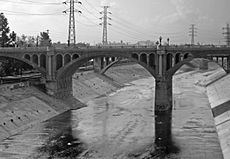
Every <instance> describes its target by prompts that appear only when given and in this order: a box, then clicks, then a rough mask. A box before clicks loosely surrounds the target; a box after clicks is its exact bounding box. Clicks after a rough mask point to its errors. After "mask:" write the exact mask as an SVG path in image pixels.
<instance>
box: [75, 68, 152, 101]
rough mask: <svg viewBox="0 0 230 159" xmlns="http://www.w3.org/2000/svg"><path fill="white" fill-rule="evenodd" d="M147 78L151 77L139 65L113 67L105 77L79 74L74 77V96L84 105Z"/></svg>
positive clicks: (90, 72)
mask: <svg viewBox="0 0 230 159" xmlns="http://www.w3.org/2000/svg"><path fill="white" fill-rule="evenodd" d="M146 77H151V75H150V74H149V73H148V72H147V71H145V69H144V68H143V67H142V66H140V65H138V64H130V65H123V66H116V67H112V68H110V69H109V70H108V71H107V72H106V73H105V75H99V74H97V73H94V72H93V71H87V72H77V73H75V75H74V76H73V95H74V97H75V98H77V99H78V100H79V101H81V102H82V103H87V102H88V101H89V100H91V99H93V98H97V97H100V96H105V95H107V94H109V93H111V92H114V91H116V90H117V89H119V88H121V87H123V86H125V85H129V84H131V83H130V82H132V81H134V80H138V79H141V78H146Z"/></svg>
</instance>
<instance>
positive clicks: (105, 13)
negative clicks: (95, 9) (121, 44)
mask: <svg viewBox="0 0 230 159" xmlns="http://www.w3.org/2000/svg"><path fill="white" fill-rule="evenodd" d="M103 8H104V11H102V12H100V14H103V17H101V18H100V19H101V20H102V19H103V23H100V25H103V35H102V44H103V45H107V44H108V37H107V26H108V25H111V24H110V23H108V19H109V20H112V19H111V18H110V17H108V14H112V13H111V12H108V8H109V6H103Z"/></svg>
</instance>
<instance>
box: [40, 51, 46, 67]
mask: <svg viewBox="0 0 230 159" xmlns="http://www.w3.org/2000/svg"><path fill="white" fill-rule="evenodd" d="M40 67H42V68H46V55H44V54H41V55H40Z"/></svg>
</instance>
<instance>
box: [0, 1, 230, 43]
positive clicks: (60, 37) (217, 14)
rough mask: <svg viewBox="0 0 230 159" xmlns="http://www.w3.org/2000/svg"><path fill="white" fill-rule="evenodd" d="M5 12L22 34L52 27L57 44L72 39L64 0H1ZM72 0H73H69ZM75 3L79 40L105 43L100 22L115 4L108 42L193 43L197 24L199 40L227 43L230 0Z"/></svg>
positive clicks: (36, 32) (37, 32) (53, 38)
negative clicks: (105, 9)
mask: <svg viewBox="0 0 230 159" xmlns="http://www.w3.org/2000/svg"><path fill="white" fill-rule="evenodd" d="M0 1H1V5H0V12H3V13H4V14H5V16H6V18H7V19H8V22H9V26H10V29H11V31H13V30H14V31H15V32H16V33H17V35H22V34H25V35H31V36H36V35H38V34H39V32H42V31H46V30H47V29H49V32H50V36H51V39H52V41H53V42H57V41H61V42H66V41H67V37H68V14H63V13H62V11H64V10H66V9H68V4H67V5H64V4H62V2H63V1H64V0H63V1H62V0H46V1H45V0H44V1H42V0H40V1H39V0H0ZM68 1H69V0H68ZM81 2H82V5H77V4H76V5H75V6H76V9H78V10H81V11H82V14H78V13H76V14H75V19H76V36H77V42H88V43H91V44H95V43H98V42H101V41H102V26H100V25H99V23H100V22H101V20H100V19H99V18H100V17H101V16H102V15H100V14H99V11H102V6H103V5H109V6H110V8H109V11H110V12H112V14H111V15H109V16H110V17H111V18H112V20H111V21H110V23H111V24H112V26H109V28H108V40H109V41H112V42H113V41H120V40H123V41H124V42H129V43H134V42H136V41H144V40H152V41H156V40H157V39H158V37H159V36H162V37H163V39H164V40H166V39H167V38H168V37H169V38H170V41H171V43H175V44H180V43H190V41H191V40H190V39H191V37H189V36H188V32H189V28H190V25H191V24H195V26H196V28H197V35H198V36H197V37H196V38H195V42H200V43H203V44H204V43H205V44H208V43H215V44H224V41H225V40H224V37H223V34H222V33H223V29H222V28H223V27H226V24H227V23H230V9H229V6H230V0H81Z"/></svg>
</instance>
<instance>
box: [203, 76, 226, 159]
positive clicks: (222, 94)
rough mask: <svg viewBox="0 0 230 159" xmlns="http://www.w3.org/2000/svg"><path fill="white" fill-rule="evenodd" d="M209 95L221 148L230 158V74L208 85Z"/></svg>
mask: <svg viewBox="0 0 230 159" xmlns="http://www.w3.org/2000/svg"><path fill="white" fill-rule="evenodd" d="M207 96H208V98H209V102H210V105H211V108H212V113H213V116H214V120H215V124H216V129H217V133H218V136H219V140H220V144H221V149H222V152H223V155H224V158H225V159H229V158H230V75H226V76H224V77H221V78H219V79H218V80H215V82H211V84H209V85H208V86H207Z"/></svg>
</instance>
